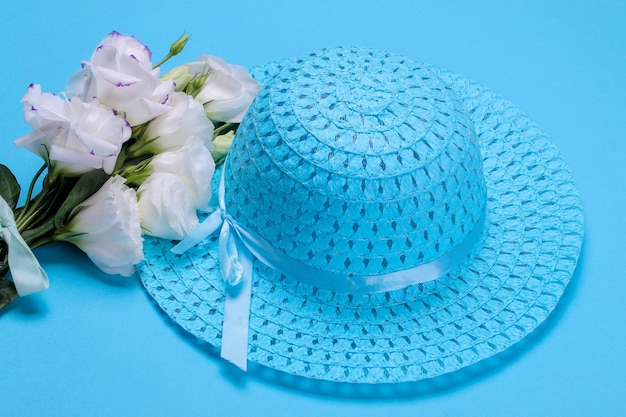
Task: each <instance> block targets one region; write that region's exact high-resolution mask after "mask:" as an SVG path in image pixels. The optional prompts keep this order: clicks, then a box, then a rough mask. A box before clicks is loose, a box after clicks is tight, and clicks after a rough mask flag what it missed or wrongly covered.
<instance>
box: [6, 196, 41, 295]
mask: <svg viewBox="0 0 626 417" xmlns="http://www.w3.org/2000/svg"><path fill="white" fill-rule="evenodd" d="M0 239H2V240H4V241H5V243H6V244H7V252H8V261H9V270H10V271H11V276H12V277H13V283H14V284H15V289H16V290H17V293H18V294H19V295H20V296H24V295H28V294H32V293H35V292H38V291H43V290H46V289H48V286H49V285H50V284H49V282H48V275H46V272H45V271H44V270H43V268H42V267H41V265H39V261H37V258H35V255H34V254H33V252H32V251H31V250H30V248H29V247H28V245H27V244H26V242H25V241H24V238H22V235H20V232H19V231H18V230H17V225H16V224H15V217H14V215H13V210H12V209H11V207H10V206H9V205H8V204H7V202H6V201H5V200H4V198H2V197H0Z"/></svg>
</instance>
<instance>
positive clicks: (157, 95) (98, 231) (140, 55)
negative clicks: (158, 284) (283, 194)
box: [0, 32, 259, 308]
mask: <svg viewBox="0 0 626 417" xmlns="http://www.w3.org/2000/svg"><path fill="white" fill-rule="evenodd" d="M188 39H189V38H188V36H187V35H184V36H182V37H181V38H180V39H178V40H177V41H176V42H174V43H173V44H172V46H171V48H170V52H169V54H168V55H167V56H166V57H165V58H163V59H162V60H161V61H160V62H158V63H157V64H153V63H152V57H151V52H150V50H149V49H148V47H147V46H145V45H144V44H142V43H141V42H140V41H138V40H137V39H136V38H134V37H132V36H124V35H121V34H119V33H117V32H113V33H111V34H109V35H108V36H107V37H106V38H104V39H103V40H102V42H100V44H99V45H98V47H97V48H96V49H95V51H94V52H93V54H92V56H91V59H90V60H89V61H85V62H83V63H82V66H81V68H80V69H78V70H77V71H76V72H75V73H74V74H73V75H72V76H71V77H70V78H69V81H68V83H67V91H66V92H64V93H62V94H60V95H55V94H52V93H46V92H42V89H41V86H39V85H37V84H31V85H30V86H29V87H28V89H27V92H26V94H25V95H24V97H23V99H22V102H23V103H24V120H25V121H26V123H28V124H29V125H30V126H31V127H32V128H33V131H32V132H31V133H29V134H27V135H25V136H23V137H21V138H19V139H17V140H16V141H15V145H16V146H18V147H24V148H26V149H28V150H30V151H32V152H34V153H36V154H37V155H39V156H40V157H41V158H42V159H43V165H42V167H41V168H40V169H39V171H37V173H36V174H35V175H34V177H33V180H32V182H31V183H30V186H29V187H28V190H27V194H26V195H25V197H24V199H23V201H24V204H23V205H21V206H20V204H19V203H20V201H21V198H20V195H21V188H20V186H19V184H18V182H17V180H16V178H15V176H14V175H13V174H12V173H11V171H10V170H9V168H8V167H6V166H5V165H2V164H0V308H2V307H4V306H6V305H7V304H8V303H10V302H11V301H13V300H14V299H15V298H16V297H17V296H18V295H19V296H21V295H27V294H31V293H34V292H37V291H41V290H44V289H46V288H48V277H47V276H46V273H45V272H44V270H43V269H42V268H41V266H40V264H39V263H38V261H37V259H36V258H35V256H34V254H33V252H32V249H35V248H37V247H40V246H43V245H46V244H48V243H52V242H57V241H66V242H70V243H72V244H74V245H76V246H77V247H78V248H80V249H81V250H83V251H84V252H85V253H86V254H87V255H88V256H89V258H90V259H91V260H92V261H93V262H94V264H95V265H96V266H98V267H99V268H100V269H101V270H103V271H104V272H107V273H110V274H119V275H124V276H130V275H132V273H133V272H134V266H135V265H136V264H137V263H139V262H141V261H142V260H143V245H142V235H144V234H145V235H152V236H157V237H161V238H168V239H182V238H183V237H184V236H186V234H187V233H189V232H190V231H191V230H193V229H194V228H195V227H196V226H197V224H198V215H197V212H198V210H202V209H205V208H207V206H208V205H209V201H210V200H211V197H212V195H211V192H212V191H211V179H212V176H213V173H214V172H215V167H216V165H217V164H219V163H221V162H222V161H223V160H224V158H225V156H226V154H227V152H228V148H229V147H230V143H231V142H232V139H233V137H234V134H235V131H236V129H237V127H238V125H239V123H240V122H241V119H242V117H243V115H244V114H245V112H246V111H247V109H248V107H249V106H250V103H251V102H252V100H253V99H254V97H255V96H256V94H257V93H258V91H259V85H258V84H257V82H256V81H255V80H254V79H253V78H252V77H251V76H250V74H249V73H248V72H247V71H246V70H245V69H244V68H243V67H240V66H236V65H231V64H228V63H226V62H225V61H224V60H222V59H221V58H218V57H215V56H210V55H204V54H203V55H201V56H200V57H199V58H198V60H197V61H196V62H191V63H187V64H184V65H181V66H178V67H176V68H174V69H172V70H170V71H169V72H167V73H166V74H164V75H163V76H160V69H161V65H163V63H165V62H166V61H168V60H169V59H170V58H171V57H173V56H175V55H177V54H178V53H180V52H181V51H182V50H183V48H184V47H185V45H186V43H187V41H188ZM36 190H38V191H37V192H36Z"/></svg>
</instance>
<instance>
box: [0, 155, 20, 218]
mask: <svg viewBox="0 0 626 417" xmlns="http://www.w3.org/2000/svg"><path fill="white" fill-rule="evenodd" d="M20 191H21V188H20V185H19V184H18V183H17V179H16V178H15V176H14V175H13V173H12V172H11V170H10V169H9V168H7V167H6V166H4V165H2V164H0V196H2V198H4V200H5V201H6V202H7V204H8V205H9V206H10V207H11V208H12V209H15V207H16V206H17V201H18V200H19V198H20Z"/></svg>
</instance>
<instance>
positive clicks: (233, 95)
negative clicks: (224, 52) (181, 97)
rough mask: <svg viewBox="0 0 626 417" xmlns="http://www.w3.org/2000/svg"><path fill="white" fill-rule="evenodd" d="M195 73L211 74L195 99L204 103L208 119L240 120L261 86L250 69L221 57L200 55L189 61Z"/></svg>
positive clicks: (191, 70) (236, 121)
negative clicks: (193, 60)
mask: <svg viewBox="0 0 626 417" xmlns="http://www.w3.org/2000/svg"><path fill="white" fill-rule="evenodd" d="M187 66H188V67H189V73H190V74H192V75H193V76H201V75H202V74H207V73H208V77H207V78H206V81H205V82H204V85H203V86H202V88H201V89H200V91H199V92H198V93H197V94H196V95H195V98H196V100H198V101H199V102H200V103H202V104H203V105H204V110H205V111H206V114H207V116H209V119H211V120H213V121H216V122H232V123H241V120H242V119H243V115H244V114H245V113H246V111H248V107H250V104H251V103H252V100H254V97H256V95H257V94H258V92H259V90H260V86H259V83H257V82H256V81H255V80H254V78H252V76H251V75H250V73H249V72H248V71H247V70H246V69H245V68H244V67H242V66H239V65H232V64H228V63H227V62H226V61H224V60H223V59H222V58H219V57H216V56H212V55H206V54H203V55H200V57H199V58H198V61H197V62H191V63H188V64H187Z"/></svg>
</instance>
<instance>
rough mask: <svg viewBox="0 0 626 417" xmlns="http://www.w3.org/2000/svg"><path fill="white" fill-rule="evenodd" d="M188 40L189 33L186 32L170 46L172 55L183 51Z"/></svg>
mask: <svg viewBox="0 0 626 417" xmlns="http://www.w3.org/2000/svg"><path fill="white" fill-rule="evenodd" d="M188 40H189V35H187V34H184V35H183V36H181V37H180V38H179V39H178V40H177V41H176V42H174V43H173V44H172V46H171V47H170V55H171V56H174V55H178V54H180V53H181V52H182V51H183V49H184V48H185V45H187V41H188Z"/></svg>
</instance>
